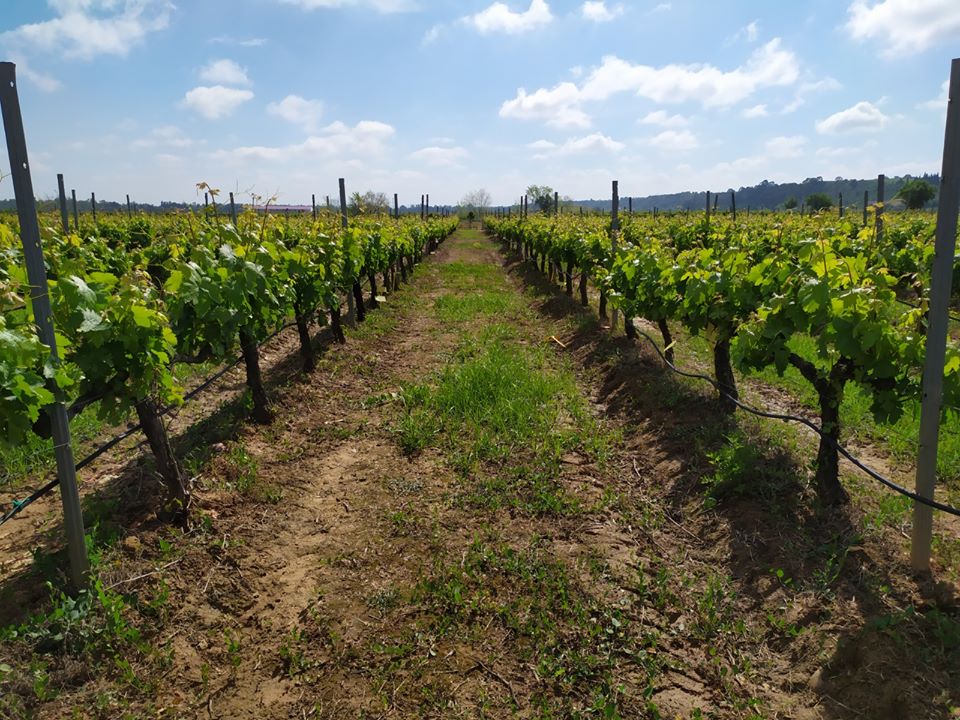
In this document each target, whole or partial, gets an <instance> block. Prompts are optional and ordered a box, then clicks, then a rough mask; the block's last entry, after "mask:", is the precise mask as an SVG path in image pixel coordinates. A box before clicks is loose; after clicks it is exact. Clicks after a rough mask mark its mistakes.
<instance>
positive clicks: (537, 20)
mask: <svg viewBox="0 0 960 720" xmlns="http://www.w3.org/2000/svg"><path fill="white" fill-rule="evenodd" d="M462 22H464V23H465V24H466V25H469V26H470V27H473V28H474V29H476V30H477V31H478V32H480V33H483V34H488V33H498V32H502V33H507V34H511V35H517V34H520V33H525V32H529V31H530V30H534V29H536V28H538V27H540V26H542V25H549V24H550V23H551V22H553V14H552V13H551V12H550V6H549V5H548V4H547V2H546V0H532V1H531V3H530V7H529V9H527V10H526V11H524V12H515V11H513V10H511V9H510V7H509V6H508V5H506V4H505V3H502V2H495V3H493V5H490V6H489V7H488V8H486V9H485V10H481V11H480V12H478V13H477V14H476V15H468V16H467V17H464V18H462Z"/></svg>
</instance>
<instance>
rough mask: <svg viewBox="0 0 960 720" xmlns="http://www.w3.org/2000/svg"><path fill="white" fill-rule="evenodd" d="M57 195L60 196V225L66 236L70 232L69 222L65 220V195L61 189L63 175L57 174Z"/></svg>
mask: <svg viewBox="0 0 960 720" xmlns="http://www.w3.org/2000/svg"><path fill="white" fill-rule="evenodd" d="M57 193H58V194H59V195H60V225H61V227H62V228H63V234H64V235H66V234H67V233H68V232H70V221H69V220H68V219H67V193H66V191H65V190H64V187H63V173H57Z"/></svg>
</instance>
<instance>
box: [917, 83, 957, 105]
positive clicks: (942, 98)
mask: <svg viewBox="0 0 960 720" xmlns="http://www.w3.org/2000/svg"><path fill="white" fill-rule="evenodd" d="M949 93H950V78H947V79H946V80H944V81H943V85H941V86H940V94H939V95H937V97H935V98H934V99H933V100H927V101H926V102H922V103H920V105H919V107H921V108H923V109H924V110H936V111H938V112H943V111H945V110H946V109H947V100H948V99H949Z"/></svg>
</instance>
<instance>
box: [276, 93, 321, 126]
mask: <svg viewBox="0 0 960 720" xmlns="http://www.w3.org/2000/svg"><path fill="white" fill-rule="evenodd" d="M267 114H268V115H273V116H274V117H278V118H281V119H283V120H286V121H287V122H288V123H291V124H293V125H299V126H300V127H302V128H303V129H304V130H306V131H307V132H313V131H314V130H315V129H316V127H317V124H318V123H319V121H320V117H321V116H322V115H323V103H322V102H320V101H319V100H307V99H305V98H302V97H300V96H299V95H287V96H286V97H285V98H284V99H283V100H281V101H280V102H272V103H270V104H269V105H267Z"/></svg>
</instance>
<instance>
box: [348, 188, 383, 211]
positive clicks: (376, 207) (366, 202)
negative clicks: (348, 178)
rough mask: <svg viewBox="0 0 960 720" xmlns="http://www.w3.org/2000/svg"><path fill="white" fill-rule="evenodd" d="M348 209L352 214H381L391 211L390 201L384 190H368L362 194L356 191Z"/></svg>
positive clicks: (351, 197)
mask: <svg viewBox="0 0 960 720" xmlns="http://www.w3.org/2000/svg"><path fill="white" fill-rule="evenodd" d="M347 209H348V211H349V212H350V214H351V215H379V214H381V213H387V212H389V211H390V201H389V200H388V199H387V196H386V195H385V194H384V193H382V192H380V193H378V192H373V190H367V191H366V192H365V193H363V194H362V195H361V194H360V193H358V192H355V193H353V194H352V195H351V196H350V202H349V203H348V205H347Z"/></svg>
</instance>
